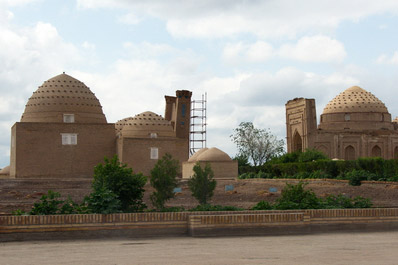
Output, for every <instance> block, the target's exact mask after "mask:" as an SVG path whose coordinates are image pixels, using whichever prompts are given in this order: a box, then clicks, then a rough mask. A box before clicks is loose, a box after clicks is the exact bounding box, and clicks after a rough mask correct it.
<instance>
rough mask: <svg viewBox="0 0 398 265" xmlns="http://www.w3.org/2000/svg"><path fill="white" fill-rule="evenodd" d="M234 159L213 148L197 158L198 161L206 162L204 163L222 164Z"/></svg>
mask: <svg viewBox="0 0 398 265" xmlns="http://www.w3.org/2000/svg"><path fill="white" fill-rule="evenodd" d="M199 151H200V150H199ZM231 160H232V159H231V158H230V157H229V155H228V154H227V153H225V152H223V151H221V150H220V149H218V148H216V147H212V148H210V149H208V150H206V151H204V152H202V153H201V154H199V155H198V156H197V158H196V161H204V162H222V161H231Z"/></svg>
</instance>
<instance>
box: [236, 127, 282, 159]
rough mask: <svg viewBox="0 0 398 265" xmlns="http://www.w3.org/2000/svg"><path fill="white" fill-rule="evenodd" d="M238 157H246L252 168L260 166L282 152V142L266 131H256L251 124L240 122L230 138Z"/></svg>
mask: <svg viewBox="0 0 398 265" xmlns="http://www.w3.org/2000/svg"><path fill="white" fill-rule="evenodd" d="M230 137H231V138H232V141H233V142H234V143H235V144H236V146H237V148H238V153H239V156H244V157H247V158H248V159H249V160H251V161H252V162H253V165H254V166H258V165H262V164H264V163H265V162H267V161H269V160H270V159H271V158H273V157H276V156H278V155H280V154H282V153H283V151H284V141H283V140H278V139H277V137H276V136H275V135H273V134H271V132H269V131H268V130H264V129H257V128H255V127H254V125H253V123H252V122H241V123H240V124H239V126H238V128H236V129H234V133H233V134H232V135H231V136H230Z"/></svg>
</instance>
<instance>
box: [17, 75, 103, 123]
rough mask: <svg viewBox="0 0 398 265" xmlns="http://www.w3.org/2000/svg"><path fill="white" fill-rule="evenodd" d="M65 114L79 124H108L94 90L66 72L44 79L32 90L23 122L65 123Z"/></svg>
mask: <svg viewBox="0 0 398 265" xmlns="http://www.w3.org/2000/svg"><path fill="white" fill-rule="evenodd" d="M65 114H73V115H74V122H76V123H106V118H105V115H104V113H103V112H102V107H101V104H100V102H99V100H98V99H97V97H96V96H95V95H94V93H93V92H91V90H90V89H89V88H88V87H87V86H86V85H85V84H84V83H83V82H81V81H79V80H77V79H75V78H73V77H71V76H69V75H67V74H65V73H63V74H60V75H57V76H55V77H53V78H51V79H49V80H47V81H45V82H44V83H43V85H41V86H40V87H39V88H38V89H37V90H36V91H35V92H33V95H32V96H31V97H30V98H29V101H28V103H27V104H26V107H25V112H24V113H23V115H22V117H21V122H64V118H63V117H64V115H65Z"/></svg>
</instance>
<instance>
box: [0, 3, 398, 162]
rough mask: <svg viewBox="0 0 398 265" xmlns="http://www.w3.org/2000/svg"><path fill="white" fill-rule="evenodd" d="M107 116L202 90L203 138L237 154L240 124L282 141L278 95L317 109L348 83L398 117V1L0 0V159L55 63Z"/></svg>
mask: <svg viewBox="0 0 398 265" xmlns="http://www.w3.org/2000/svg"><path fill="white" fill-rule="evenodd" d="M64 71H65V72H66V73H67V74H69V75H71V76H73V77H75V78H77V79H78V80H80V81H82V82H84V83H85V84H86V85H87V86H88V87H90V89H91V90H92V91H93V92H94V93H95V94H96V96H97V97H98V99H99V100H100V102H101V105H102V106H103V111H104V113H105V115H106V117H107V120H108V122H111V123H114V122H117V121H118V120H120V119H123V118H126V117H131V116H134V115H136V114H138V113H141V112H144V111H148V110H149V111H153V112H156V113H158V114H161V115H163V114H164V108H165V105H164V104H165V102H164V95H175V91H176V90H181V89H185V90H190V91H192V92H193V99H201V97H202V94H204V93H207V97H208V105H207V119H208V130H207V140H208V141H207V146H208V147H213V146H215V147H218V148H220V149H221V150H224V151H225V152H227V153H228V154H229V155H231V156H234V155H235V154H236V148H235V146H234V144H233V143H232V142H231V140H230V135H231V134H232V133H233V129H234V128H236V127H237V126H238V125H239V124H240V123H241V122H247V121H249V122H253V123H254V125H255V126H256V127H258V128H263V129H269V130H270V131H271V132H272V133H273V134H275V135H276V136H277V137H278V138H279V139H285V137H286V128H285V122H286V121H285V103H286V102H287V101H288V100H290V99H293V98H296V97H305V98H315V100H316V105H317V115H318V122H319V115H320V114H321V113H322V111H323V108H324V107H325V105H326V104H327V103H328V102H329V101H330V100H331V99H333V98H334V97H335V96H336V95H337V94H339V93H340V92H342V91H344V90H345V89H347V88H349V87H351V86H354V85H358V86H361V87H362V88H364V89H365V90H367V91H369V92H371V93H373V94H374V95H376V96H377V97H378V98H379V99H380V100H382V101H383V102H384V103H385V104H386V106H387V108H388V110H389V112H390V113H391V114H392V116H393V118H394V117H395V116H397V115H398V104H396V97H397V96H398V91H397V88H398V86H397V84H398V1H397V0H379V1H374V0H349V1H347V0H300V1H296V0H251V1H250V0H217V1H214V0H201V1H194V0H179V1H178V0H167V1H166V0H62V1H61V0H0V91H1V94H0V167H4V166H6V165H8V164H9V146H10V131H11V126H12V125H13V124H14V123H15V122H18V121H20V118H21V115H22V113H23V111H24V108H25V104H26V102H27V101H28V99H29V97H30V96H31V95H32V93H33V92H34V91H35V90H36V89H37V88H38V87H39V86H40V85H41V84H42V83H43V82H44V81H46V80H48V79H50V78H51V77H53V76H56V75H58V74H61V73H62V72H64Z"/></svg>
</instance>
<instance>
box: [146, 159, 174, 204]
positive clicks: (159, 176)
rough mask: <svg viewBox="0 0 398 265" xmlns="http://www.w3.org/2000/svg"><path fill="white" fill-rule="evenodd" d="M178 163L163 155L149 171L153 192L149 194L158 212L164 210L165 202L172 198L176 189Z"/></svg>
mask: <svg viewBox="0 0 398 265" xmlns="http://www.w3.org/2000/svg"><path fill="white" fill-rule="evenodd" d="M177 171H178V161H177V160H175V159H172V157H171V155H170V154H165V155H164V156H163V157H162V159H160V160H158V162H157V163H156V165H155V167H154V168H153V169H152V170H151V180H150V182H151V186H152V187H153V188H154V189H155V191H154V192H153V193H152V194H151V201H152V204H153V205H154V206H155V207H156V209H158V210H162V209H163V208H164V204H165V203H166V201H167V200H169V199H171V198H173V197H174V191H173V190H174V188H175V187H177V184H178V182H177Z"/></svg>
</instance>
